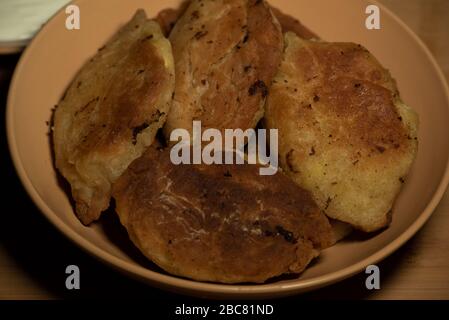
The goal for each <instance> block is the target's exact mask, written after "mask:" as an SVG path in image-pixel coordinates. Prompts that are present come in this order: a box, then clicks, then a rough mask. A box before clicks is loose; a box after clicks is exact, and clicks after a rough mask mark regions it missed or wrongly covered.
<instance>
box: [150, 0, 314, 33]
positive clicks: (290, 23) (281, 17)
mask: <svg viewBox="0 0 449 320" xmlns="http://www.w3.org/2000/svg"><path fill="white" fill-rule="evenodd" d="M189 3H190V0H185V1H183V2H182V4H181V5H180V7H179V8H177V9H173V8H169V9H164V10H162V11H161V12H159V14H158V15H157V16H156V21H157V22H158V23H159V24H160V26H161V28H162V30H163V32H164V34H165V35H166V36H167V37H168V36H169V35H170V33H171V31H172V30H173V27H174V26H175V25H176V22H177V21H178V19H179V18H180V17H181V16H182V15H183V14H184V12H185V10H186V9H187V7H188V6H189ZM271 11H272V12H273V14H274V16H275V17H276V18H277V20H278V21H279V23H280V25H281V29H282V32H284V33H285V32H288V31H291V32H294V33H296V34H297V35H298V36H299V37H301V38H303V39H308V40H309V39H319V37H318V36H317V35H316V34H315V33H314V32H313V31H311V30H310V29H308V28H307V27H306V26H304V25H303V24H302V23H301V22H300V21H299V20H298V19H296V18H294V17H292V16H290V15H288V14H286V13H284V12H282V11H281V10H279V9H278V8H274V7H273V6H271Z"/></svg>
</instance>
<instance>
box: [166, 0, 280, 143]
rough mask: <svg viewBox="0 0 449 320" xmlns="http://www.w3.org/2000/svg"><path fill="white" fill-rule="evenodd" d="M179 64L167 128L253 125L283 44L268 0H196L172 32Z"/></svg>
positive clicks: (273, 73) (167, 130)
mask: <svg viewBox="0 0 449 320" xmlns="http://www.w3.org/2000/svg"><path fill="white" fill-rule="evenodd" d="M170 41H171V43H172V46H173V55H174V59H175V65H176V68H175V69H176V89H175V96H174V101H173V106H172V110H171V112H170V114H169V115H168V119H167V123H166V126H165V128H164V133H165V136H166V137H167V138H168V137H169V136H170V133H171V132H172V130H174V129H178V128H183V129H187V130H191V128H192V121H193V120H200V121H202V126H203V127H206V128H216V129H219V130H220V129H225V128H226V129H237V128H240V129H243V130H245V129H248V128H253V127H255V126H256V124H257V122H258V121H259V120H260V119H261V118H262V116H263V114H264V103H265V98H266V96H267V94H268V88H269V86H270V85H271V81H272V78H273V77H274V75H275V74H276V71H277V69H278V67H279V63H280V60H281V56H282V50H283V37H282V32H281V27H280V25H279V23H278V21H277V20H276V18H275V17H274V16H273V14H272V12H271V10H270V8H269V6H268V5H267V3H266V2H265V1H259V0H232V1H230V0H215V1H213V0H192V1H191V3H190V5H189V7H188V8H187V10H186V11H185V12H184V14H183V15H182V17H181V18H180V19H179V20H178V21H177V23H176V25H175V27H174V29H173V30H172V31H171V33H170Z"/></svg>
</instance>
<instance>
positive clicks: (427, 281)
mask: <svg viewBox="0 0 449 320" xmlns="http://www.w3.org/2000/svg"><path fill="white" fill-rule="evenodd" d="M382 2H383V3H384V4H385V5H386V6H387V7H389V8H390V9H392V10H393V11H394V12H395V13H396V14H397V15H399V16H400V17H401V18H402V19H403V20H404V21H405V22H406V23H407V24H408V25H409V26H410V27H411V28H412V29H413V30H414V31H415V32H416V33H417V34H418V35H419V36H420V37H421V38H422V39H423V40H424V42H425V43H426V44H427V45H428V46H429V48H430V50H431V51H432V52H433V54H434V55H435V56H436V58H437V60H438V62H439V63H440V65H441V67H442V69H443V71H444V74H445V75H446V78H447V79H448V80H449V1H446V0H382ZM17 59H18V57H17V56H8V57H0V105H4V102H5V99H6V91H7V86H8V84H9V78H10V75H11V73H12V69H13V68H14V66H15V63H16V61H17ZM3 108H4V107H3ZM2 117H4V114H2ZM1 125H4V119H1ZM3 132H4V130H3ZM448 138H449V137H448ZM5 140H6V139H5V138H3V139H2V142H1V148H2V149H1V151H2V153H1V155H2V162H1V163H2V165H1V170H2V175H1V177H2V183H3V184H5V185H4V186H3V187H2V190H5V191H6V194H2V209H1V220H0V298H2V299H53V298H64V297H75V298H78V297H140V298H142V297H144V298H153V299H159V300H160V299H168V300H170V299H174V298H176V296H175V295H172V294H169V293H165V292H161V291H159V290H156V289H153V288H150V287H148V286H145V285H143V284H141V283H138V282H135V281H134V280H131V279H129V278H127V277H125V276H123V275H121V274H119V273H117V272H115V271H113V270H111V269H110V268H109V267H106V266H104V265H103V264H101V263H99V262H97V261H96V260H95V259H94V258H92V257H91V256H89V255H87V254H86V253H84V252H83V251H81V250H80V249H79V248H78V247H76V246H74V245H73V244H72V243H71V242H69V241H68V240H67V239H66V238H65V237H63V236H62V235H61V234H60V233H59V232H58V231H57V230H55V229H54V228H53V227H52V226H51V225H50V223H48V222H47V221H46V220H45V218H43V216H42V215H41V214H40V213H39V212H38V210H37V209H36V208H35V207H34V205H33V203H32V202H31V200H29V198H28V196H27V195H26V193H25V191H24V190H23V188H22V186H21V184H20V182H19V180H18V179H17V177H16V175H15V172H14V169H13V167H12V164H11V162H10V159H9V156H8V154H9V152H8V149H7V145H6V141H5ZM5 188H6V189H5ZM3 197H4V198H3ZM5 203H6V204H7V205H6V206H5ZM448 228H449V193H448V192H446V195H445V197H444V198H443V200H442V201H441V203H440V205H439V207H438V209H437V210H436V211H435V213H434V214H433V216H432V219H431V220H430V221H429V222H428V223H427V224H426V225H425V227H424V228H423V229H422V230H421V231H420V232H419V233H418V234H417V235H416V236H415V237H414V238H413V239H412V240H411V241H410V242H408V243H407V244H406V245H405V246H404V247H402V248H401V249H400V250H398V251H397V252H396V253H394V254H393V255H392V256H391V257H389V258H388V259H386V260H385V261H383V262H382V263H380V265H379V266H380V268H381V270H382V274H381V275H382V278H381V290H378V291H368V290H366V289H365V286H364V281H365V275H364V274H361V275H358V276H355V277H353V278H351V279H349V280H346V281H343V282H341V283H339V284H336V285H333V286H330V287H327V288H324V289H322V290H319V291H316V292H312V293H309V294H306V295H303V296H300V297H294V298H290V299H291V300H295V299H298V298H308V299H322V298H326V299H330V298H337V299H341V298H356V299H359V298H363V299H449V229H448ZM69 264H77V265H78V266H80V268H81V269H82V270H83V273H82V282H81V283H82V288H81V290H80V291H78V292H76V291H75V292H72V291H68V290H66V289H65V286H64V281H65V274H64V270H65V267H66V266H67V265H69Z"/></svg>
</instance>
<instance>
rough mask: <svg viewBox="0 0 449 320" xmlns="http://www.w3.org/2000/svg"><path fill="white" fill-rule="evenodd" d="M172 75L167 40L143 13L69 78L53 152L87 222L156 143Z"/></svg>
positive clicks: (58, 113) (58, 111)
mask: <svg viewBox="0 0 449 320" xmlns="http://www.w3.org/2000/svg"><path fill="white" fill-rule="evenodd" d="M174 80H175V79H174V62H173V55H172V51H171V46H170V43H169V41H168V40H167V39H166V38H164V36H163V35H162V32H161V29H160V27H159V25H158V24H157V23H156V22H154V21H151V20H148V19H147V18H146V16H145V13H144V12H143V11H138V12H137V13H136V15H135V16H134V18H133V19H132V20H131V21H130V22H129V23H128V24H127V25H126V26H124V27H123V28H122V29H121V30H120V31H119V32H118V33H117V34H116V35H115V36H114V37H113V38H112V39H111V40H110V41H109V42H108V43H107V44H106V45H105V46H104V47H103V48H101V49H100V50H99V51H98V53H97V54H96V55H95V56H94V57H93V58H92V59H91V60H90V61H89V62H87V63H86V64H85V65H84V66H83V67H82V69H81V70H80V72H79V73H78V74H77V76H76V77H75V79H74V80H73V82H72V83H71V85H70V87H69V88H68V90H67V93H66V94H65V96H64V97H63V98H62V100H61V101H60V103H59V105H58V108H57V109H56V112H55V122H54V151H55V158H56V167H57V168H58V169H59V171H60V172H61V173H62V175H63V176H64V177H65V178H66V179H67V180H68V181H69V183H70V185H71V188H72V195H73V198H74V200H75V203H76V213H77V215H78V217H79V218H80V220H81V221H82V222H83V223H84V224H89V223H91V222H92V221H94V220H96V219H98V218H99V216H100V214H101V212H102V211H103V210H105V209H106V208H107V207H108V206H109V200H110V194H111V183H112V182H114V181H115V180H116V179H117V178H118V177H119V176H120V175H121V174H122V172H123V171H124V170H125V169H126V168H127V167H128V165H129V164H130V163H131V162H132V161H133V160H134V159H136V158H138V157H139V156H140V155H141V154H142V153H143V151H144V150H145V149H146V148H147V147H148V146H149V145H151V143H152V142H153V140H154V137H155V135H156V131H157V130H158V129H159V128H160V127H161V126H162V125H163V124H164V122H165V119H166V116H167V113H168V111H169V108H170V106H171V101H172V94H173V91H174Z"/></svg>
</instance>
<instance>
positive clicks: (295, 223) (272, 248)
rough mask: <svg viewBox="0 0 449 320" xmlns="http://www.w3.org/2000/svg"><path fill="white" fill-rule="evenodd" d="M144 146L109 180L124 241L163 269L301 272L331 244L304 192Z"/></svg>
mask: <svg viewBox="0 0 449 320" xmlns="http://www.w3.org/2000/svg"><path fill="white" fill-rule="evenodd" d="M169 155H170V149H166V150H156V148H154V147H151V148H149V149H148V150H147V151H146V152H145V153H144V155H143V156H142V157H141V158H139V159H137V160H135V161H134V162H133V163H132V164H131V165H130V166H129V168H128V169H127V170H126V172H125V173H124V174H123V175H122V176H121V177H120V178H119V179H118V181H117V183H116V184H115V185H114V191H113V196H114V198H115V201H116V211H117V213H118V215H119V217H120V221H121V223H122V224H123V225H124V226H125V227H126V229H127V231H128V233H129V236H130V238H131V240H132V241H133V242H134V244H135V245H136V246H137V247H138V248H139V249H140V250H141V251H142V253H143V254H144V255H145V256H147V257H148V258H149V259H151V260H152V261H153V262H154V263H156V264H157V265H159V266H160V267H161V268H163V269H164V270H166V271H167V272H169V273H172V274H175V275H178V276H183V277H188V278H191V279H195V280H201V281H214V282H223V283H238V282H256V283H261V282H264V281H265V280H267V279H269V278H272V277H275V276H278V275H281V274H285V273H300V272H302V271H303V270H304V269H305V268H306V266H307V265H308V264H309V262H310V261H311V260H312V259H313V258H315V257H316V256H318V254H319V252H320V250H321V249H324V248H326V247H329V246H330V245H332V244H333V242H334V235H333V233H332V229H331V227H330V224H329V222H328V220H327V218H326V217H325V215H324V214H322V213H321V212H320V210H319V209H318V207H317V206H316V204H315V203H314V202H313V200H312V198H311V197H310V195H309V193H308V192H306V191H304V190H302V189H301V188H299V187H298V186H297V185H296V184H295V183H294V182H292V181H291V180H290V179H289V178H287V177H286V176H284V175H283V174H281V173H278V174H276V175H274V176H261V175H259V166H257V165H248V164H245V165H173V164H172V163H171V161H170V158H169Z"/></svg>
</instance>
